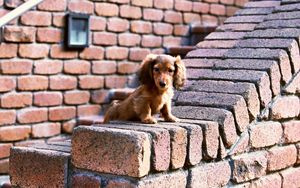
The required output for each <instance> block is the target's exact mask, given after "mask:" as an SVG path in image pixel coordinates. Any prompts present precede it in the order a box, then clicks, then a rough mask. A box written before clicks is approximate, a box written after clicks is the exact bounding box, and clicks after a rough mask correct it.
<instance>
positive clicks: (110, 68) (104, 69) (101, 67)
mask: <svg viewBox="0 0 300 188" xmlns="http://www.w3.org/2000/svg"><path fill="white" fill-rule="evenodd" d="M116 71H117V63H116V62H115V61H94V62H93V66H92V72H93V74H113V73H116Z"/></svg>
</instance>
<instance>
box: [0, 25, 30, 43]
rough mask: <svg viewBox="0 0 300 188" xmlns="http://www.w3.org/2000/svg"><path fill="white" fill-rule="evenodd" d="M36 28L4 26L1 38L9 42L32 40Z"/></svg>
mask: <svg viewBox="0 0 300 188" xmlns="http://www.w3.org/2000/svg"><path fill="white" fill-rule="evenodd" d="M35 33H36V29H35V28H33V27H20V26H6V27H5V28H4V35H3V38H4V40H5V41H9V42H33V41H35Z"/></svg>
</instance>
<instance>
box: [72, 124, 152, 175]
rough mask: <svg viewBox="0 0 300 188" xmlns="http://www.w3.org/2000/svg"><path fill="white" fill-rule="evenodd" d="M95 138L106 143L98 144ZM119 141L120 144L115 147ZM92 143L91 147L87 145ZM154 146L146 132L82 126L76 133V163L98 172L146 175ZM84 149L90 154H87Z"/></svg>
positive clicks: (74, 141)
mask: <svg viewBox="0 0 300 188" xmlns="http://www.w3.org/2000/svg"><path fill="white" fill-rule="evenodd" d="M83 138H85V139H84V140H83ZM92 140H93V141H92ZM121 140H122V142H120V141H121ZM91 142H93V143H106V144H100V145H97V146H96V145H93V144H92V145H91ZM117 143H118V144H117ZM116 144H117V145H118V147H115V146H116ZM88 145H89V146H90V147H86V146H88ZM150 150H151V148H150V141H149V135H148V134H146V133H142V132H137V131H127V130H118V129H112V128H104V127H80V128H77V129H76V130H75V131H74V134H73V139H72V163H73V165H74V166H75V167H78V168H84V169H89V170H93V171H96V172H103V173H111V174H116V175H127V176H131V177H143V176H145V175H147V174H148V172H149V170H150ZM120 151H122V152H120ZM83 152H84V153H86V154H87V155H83ZM104 154H105V155H104ZM99 156H102V157H99ZM102 164H106V165H102Z"/></svg>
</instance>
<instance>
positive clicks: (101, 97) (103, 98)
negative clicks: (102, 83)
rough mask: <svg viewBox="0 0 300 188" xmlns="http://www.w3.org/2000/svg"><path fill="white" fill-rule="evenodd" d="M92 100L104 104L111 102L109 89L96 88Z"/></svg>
mask: <svg viewBox="0 0 300 188" xmlns="http://www.w3.org/2000/svg"><path fill="white" fill-rule="evenodd" d="M91 98H92V99H91V100H92V102H93V103H96V104H103V103H109V102H110V93H109V91H108V90H95V91H93V92H92V96H91Z"/></svg>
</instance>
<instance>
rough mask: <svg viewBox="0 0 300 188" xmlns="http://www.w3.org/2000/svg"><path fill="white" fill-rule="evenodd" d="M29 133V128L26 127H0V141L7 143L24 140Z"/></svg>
mask: <svg viewBox="0 0 300 188" xmlns="http://www.w3.org/2000/svg"><path fill="white" fill-rule="evenodd" d="M30 132H31V127H30V126H27V125H24V126H8V127H0V141H2V142H9V141H18V140H25V139H26V138H28V137H29V134H30Z"/></svg>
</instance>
